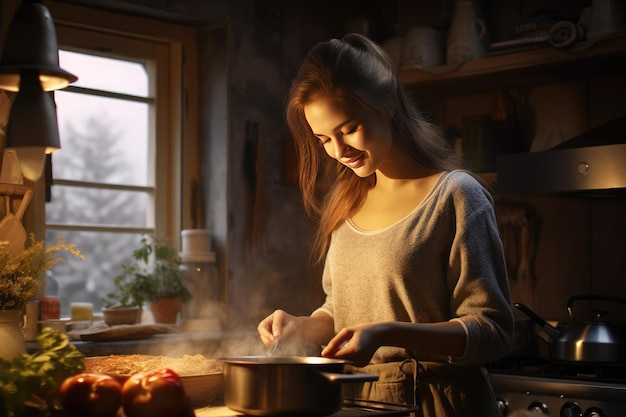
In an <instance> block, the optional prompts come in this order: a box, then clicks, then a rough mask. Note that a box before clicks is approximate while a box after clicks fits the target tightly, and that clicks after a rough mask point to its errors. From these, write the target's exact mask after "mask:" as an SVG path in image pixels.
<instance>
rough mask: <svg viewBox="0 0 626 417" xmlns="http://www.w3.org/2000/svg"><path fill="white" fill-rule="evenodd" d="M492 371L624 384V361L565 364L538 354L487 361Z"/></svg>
mask: <svg viewBox="0 0 626 417" xmlns="http://www.w3.org/2000/svg"><path fill="white" fill-rule="evenodd" d="M488 369H489V371H490V372H491V373H494V374H504V375H519V376H525V377H536V378H551V379H562V380H572V381H587V382H597V383H607V384H625V385H626V364H625V363H565V362H555V361H550V360H548V359H544V358H538V357H507V358H504V359H501V360H499V361H496V362H493V363H490V364H489V365H488Z"/></svg>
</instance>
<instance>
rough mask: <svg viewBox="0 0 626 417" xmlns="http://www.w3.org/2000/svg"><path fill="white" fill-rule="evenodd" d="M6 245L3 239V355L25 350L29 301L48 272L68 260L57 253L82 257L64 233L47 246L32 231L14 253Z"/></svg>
mask: <svg viewBox="0 0 626 417" xmlns="http://www.w3.org/2000/svg"><path fill="white" fill-rule="evenodd" d="M7 246H8V242H7V241H0V339H1V340H3V343H2V344H0V357H11V356H13V355H14V354H20V353H24V352H26V345H25V343H24V337H23V334H22V331H21V326H20V322H21V320H22V317H23V316H24V311H25V309H26V304H28V302H29V301H31V300H32V299H33V298H34V297H35V296H36V294H37V293H38V291H39V289H40V286H41V284H42V283H43V282H44V279H45V272H46V271H48V270H50V269H51V268H52V267H53V266H54V265H56V264H58V263H60V262H64V261H65V259H63V258H62V257H60V256H58V253H59V252H63V251H65V252H69V253H70V254H71V255H73V256H76V257H77V258H79V259H83V255H82V254H81V253H80V251H79V250H78V249H77V248H76V245H75V244H73V243H67V242H66V241H65V238H64V237H63V236H60V237H59V238H58V239H57V241H56V243H55V244H53V245H50V246H46V242H45V241H43V240H42V241H37V240H36V239H35V235H34V234H32V233H31V234H30V236H29V244H28V246H27V248H26V249H25V250H24V251H22V252H20V253H18V254H17V255H15V256H14V255H12V254H10V253H9V252H8V251H7V250H5V249H6V247H7Z"/></svg>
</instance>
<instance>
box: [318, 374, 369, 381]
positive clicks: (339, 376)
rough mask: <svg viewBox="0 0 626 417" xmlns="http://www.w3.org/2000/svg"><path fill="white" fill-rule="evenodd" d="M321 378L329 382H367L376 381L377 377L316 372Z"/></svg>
mask: <svg viewBox="0 0 626 417" xmlns="http://www.w3.org/2000/svg"><path fill="white" fill-rule="evenodd" d="M318 373H319V374H320V375H321V376H323V377H324V378H326V379H327V380H328V381H329V382H337V383H341V382H369V381H378V375H374V374H362V373H355V374H340V373H334V372H318Z"/></svg>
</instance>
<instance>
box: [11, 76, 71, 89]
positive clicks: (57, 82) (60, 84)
mask: <svg viewBox="0 0 626 417" xmlns="http://www.w3.org/2000/svg"><path fill="white" fill-rule="evenodd" d="M39 81H40V82H41V88H42V89H43V91H54V90H61V89H63V88H65V87H67V86H68V85H69V84H70V82H69V80H68V79H67V78H63V77H59V76H54V75H49V74H43V73H40V74H39ZM19 84H20V74H19V73H7V74H0V89H2V90H6V91H13V92H18V91H20V87H19Z"/></svg>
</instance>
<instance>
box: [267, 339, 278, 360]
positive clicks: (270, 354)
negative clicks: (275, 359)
mask: <svg viewBox="0 0 626 417" xmlns="http://www.w3.org/2000/svg"><path fill="white" fill-rule="evenodd" d="M279 341H280V336H279V337H277V338H276V339H274V343H272V345H271V346H270V347H269V349H267V353H266V355H267V356H272V355H273V354H274V352H275V351H276V348H277V347H278V342H279Z"/></svg>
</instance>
